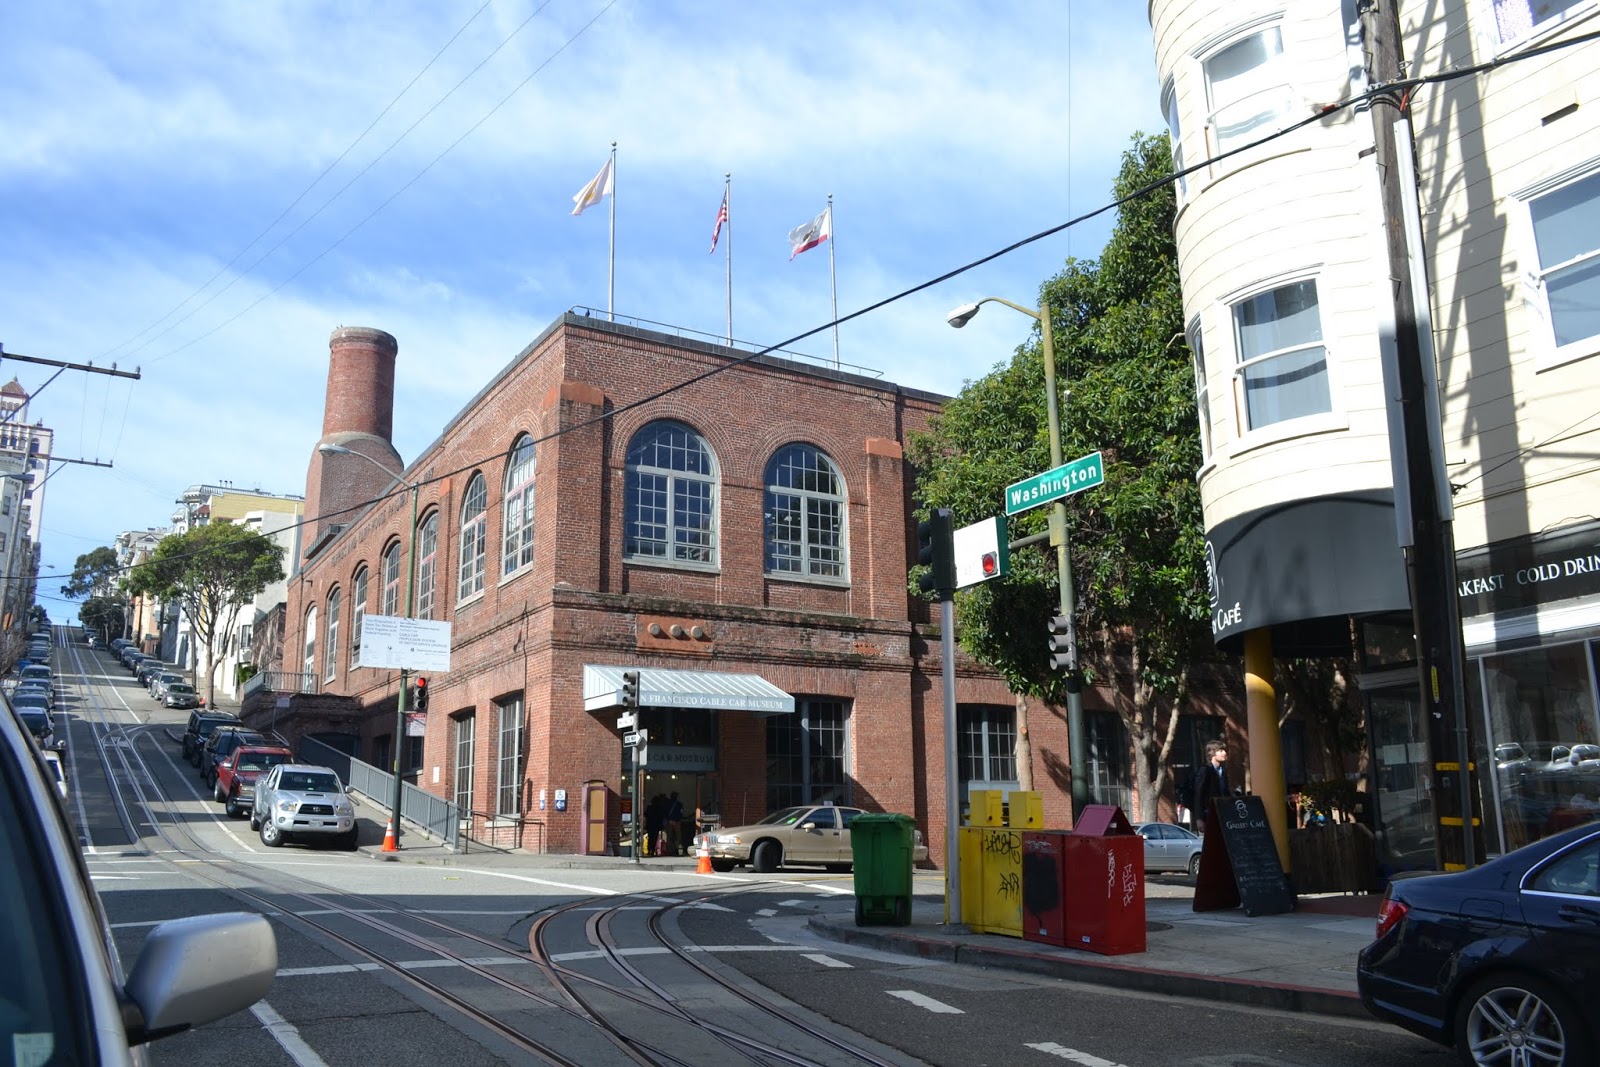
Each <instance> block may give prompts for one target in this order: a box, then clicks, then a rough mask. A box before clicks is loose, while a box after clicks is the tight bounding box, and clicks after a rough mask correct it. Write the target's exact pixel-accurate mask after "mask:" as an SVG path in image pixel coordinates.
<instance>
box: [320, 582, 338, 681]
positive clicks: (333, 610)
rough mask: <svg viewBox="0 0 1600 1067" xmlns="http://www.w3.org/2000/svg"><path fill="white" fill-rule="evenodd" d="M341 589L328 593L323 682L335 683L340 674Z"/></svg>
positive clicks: (335, 588)
mask: <svg viewBox="0 0 1600 1067" xmlns="http://www.w3.org/2000/svg"><path fill="white" fill-rule="evenodd" d="M340 599H341V597H340V595H339V589H338V587H337V586H335V587H334V588H333V589H331V590H329V591H328V638H327V640H326V641H324V642H323V650H322V680H323V681H325V682H331V681H333V679H334V677H335V676H336V675H337V674H338V673H339V601H340Z"/></svg>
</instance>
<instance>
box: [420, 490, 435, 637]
mask: <svg viewBox="0 0 1600 1067" xmlns="http://www.w3.org/2000/svg"><path fill="white" fill-rule="evenodd" d="M438 555H439V513H438V512H437V511H436V512H434V513H433V514H432V515H429V516H428V517H427V518H426V519H423V520H422V526H421V528H420V529H419V530H418V532H417V618H419V619H431V618H433V584H434V575H435V574H436V573H437V572H438V566H437V564H438Z"/></svg>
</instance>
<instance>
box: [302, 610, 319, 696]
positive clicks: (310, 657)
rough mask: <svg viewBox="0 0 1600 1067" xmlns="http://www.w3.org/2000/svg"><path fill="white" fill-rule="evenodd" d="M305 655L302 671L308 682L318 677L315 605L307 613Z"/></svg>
mask: <svg viewBox="0 0 1600 1067" xmlns="http://www.w3.org/2000/svg"><path fill="white" fill-rule="evenodd" d="M304 652H305V655H304V656H303V657H302V658H301V663H300V670H301V671H302V672H304V674H305V676H306V681H308V682H309V681H310V680H311V679H312V678H315V677H316V676H317V674H316V672H317V606H316V605H315V604H313V605H311V607H310V608H309V609H308V610H307V611H306V644H305V649H304Z"/></svg>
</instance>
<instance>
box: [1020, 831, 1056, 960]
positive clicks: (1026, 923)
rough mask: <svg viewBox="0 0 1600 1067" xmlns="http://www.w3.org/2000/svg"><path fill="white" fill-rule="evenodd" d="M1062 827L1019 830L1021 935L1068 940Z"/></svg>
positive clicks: (1052, 941) (1053, 942)
mask: <svg viewBox="0 0 1600 1067" xmlns="http://www.w3.org/2000/svg"><path fill="white" fill-rule="evenodd" d="M1066 840H1067V832H1066V831H1065V830H1024V831H1022V937H1023V940H1025V941H1042V942H1044V943H1045V944H1047V945H1065V944H1066V943H1067V916H1066V904H1067V900H1066V890H1067V886H1066V879H1065V874H1066V871H1065V869H1064V868H1063V867H1062V864H1061V860H1062V857H1063V856H1064V855H1065V854H1066V851H1067V850H1066Z"/></svg>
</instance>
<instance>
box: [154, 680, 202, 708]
mask: <svg viewBox="0 0 1600 1067" xmlns="http://www.w3.org/2000/svg"><path fill="white" fill-rule="evenodd" d="M161 705H162V706H163V707H167V708H198V707H199V706H200V694H199V693H196V692H195V691H194V686H192V685H190V684H189V683H188V682H171V683H169V684H168V685H167V687H166V688H165V689H164V690H162V693H161Z"/></svg>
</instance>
